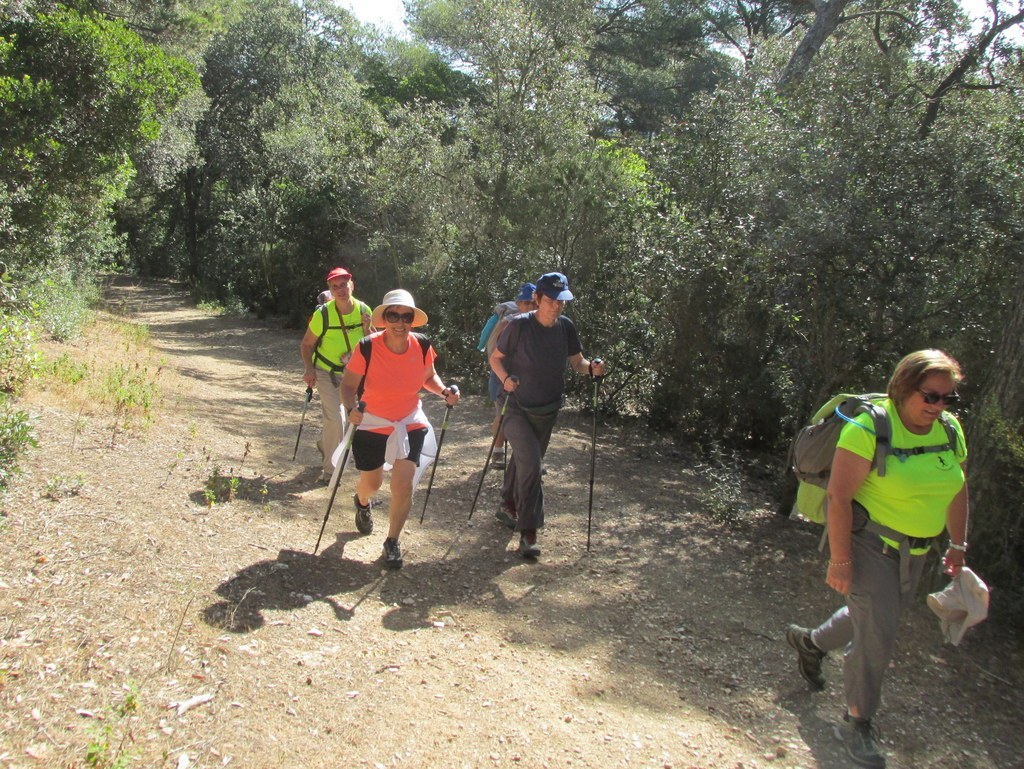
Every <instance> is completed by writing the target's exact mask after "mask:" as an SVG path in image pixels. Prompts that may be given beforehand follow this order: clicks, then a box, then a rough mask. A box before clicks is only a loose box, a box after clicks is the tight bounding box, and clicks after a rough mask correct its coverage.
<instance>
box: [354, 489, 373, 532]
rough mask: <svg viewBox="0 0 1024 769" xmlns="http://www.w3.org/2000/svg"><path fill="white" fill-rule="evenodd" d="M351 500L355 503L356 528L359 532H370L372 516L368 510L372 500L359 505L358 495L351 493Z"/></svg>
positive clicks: (371, 505) (371, 530)
mask: <svg viewBox="0 0 1024 769" xmlns="http://www.w3.org/2000/svg"><path fill="white" fill-rule="evenodd" d="M352 501H353V502H355V503H356V529H358V530H359V533H360V534H372V533H373V518H372V517H371V516H370V510H371V508H372V507H373V500H372V499H371V500H370V501H369V502H367V503H366V504H365V505H361V504H359V495H358V494H353V495H352Z"/></svg>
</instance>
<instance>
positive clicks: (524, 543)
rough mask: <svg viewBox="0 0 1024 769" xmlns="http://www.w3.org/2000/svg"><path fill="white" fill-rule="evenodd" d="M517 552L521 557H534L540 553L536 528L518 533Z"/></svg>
mask: <svg viewBox="0 0 1024 769" xmlns="http://www.w3.org/2000/svg"><path fill="white" fill-rule="evenodd" d="M531 540H532V541H531ZM519 553H520V555H522V556H523V558H536V557H537V556H538V555H540V545H538V544H537V530H536V529H531V530H530V531H524V532H523V533H522V534H520V535H519Z"/></svg>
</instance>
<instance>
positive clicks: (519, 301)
mask: <svg viewBox="0 0 1024 769" xmlns="http://www.w3.org/2000/svg"><path fill="white" fill-rule="evenodd" d="M536 290H537V287H536V286H535V285H533V283H524V284H523V285H522V286H520V287H519V296H517V297H516V298H515V301H512V302H502V303H501V304H498V305H495V307H494V313H493V314H492V315H491V319H490V320H489V321H488V322H487V326H485V327H484V332H485V333H484V334H483V335H482V336H481V340H480V344H479V346H478V347H479V349H480V351H481V352H484V353H485V354H486V355H487V357H488V359H489V358H490V357H491V353H492V352H494V347H495V345H496V344H497V343H498V338H499V337H500V336H501V332H502V331H504V330H505V326H507V325H508V321H509V319H510V318H512V316H513V315H516V314H517V313H520V312H530V311H531V310H536V309H537V302H536V300H535V299H534V292H536ZM488 329H489V331H488ZM500 395H501V380H500V379H498V377H497V375H496V374H495V373H494V372H493V371H491V372H490V374H489V376H488V377H487V396H488V397H489V398H490V399H491V403H493V404H494V409H495V414H494V422H493V424H492V425H491V432H492V433H494V451H493V452H492V453H491V466H492V467H494V468H495V469H497V470H504V469H505V430H504V428H503V427H502V425H501V417H500V414H501V401H500V400H499V396H500Z"/></svg>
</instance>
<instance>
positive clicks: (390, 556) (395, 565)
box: [384, 537, 402, 569]
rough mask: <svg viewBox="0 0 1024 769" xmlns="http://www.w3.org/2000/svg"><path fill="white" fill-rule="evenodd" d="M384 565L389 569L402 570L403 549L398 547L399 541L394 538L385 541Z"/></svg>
mask: <svg viewBox="0 0 1024 769" xmlns="http://www.w3.org/2000/svg"><path fill="white" fill-rule="evenodd" d="M384 565H385V566H387V567H388V568H389V569H401V568H402V548H400V547H399V546H398V540H397V539H393V538H392V537H388V538H387V539H385V540H384Z"/></svg>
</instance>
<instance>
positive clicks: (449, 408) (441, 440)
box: [420, 385, 459, 523]
mask: <svg viewBox="0 0 1024 769" xmlns="http://www.w3.org/2000/svg"><path fill="white" fill-rule="evenodd" d="M448 389H449V390H451V391H452V392H453V393H457V392H458V391H459V386H458V385H451V386H450V387H449V388H448ZM453 408H454V406H447V405H446V406H445V410H444V421H443V422H442V423H441V437H440V438H438V439H437V453H436V454H435V455H434V466H433V467H432V468H430V482H429V483H428V484H427V496H426V497H424V498H423V509H422V510H421V511H420V523H423V516H424V515H425V514H426V512H427V502H429V501H430V490H431V489H432V488H434V473H436V472H437V461H438V460H439V459H440V458H441V447H442V446H443V445H444V431H445V430H447V429H448V416H449V415H450V414H451V413H452V409H453Z"/></svg>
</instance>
